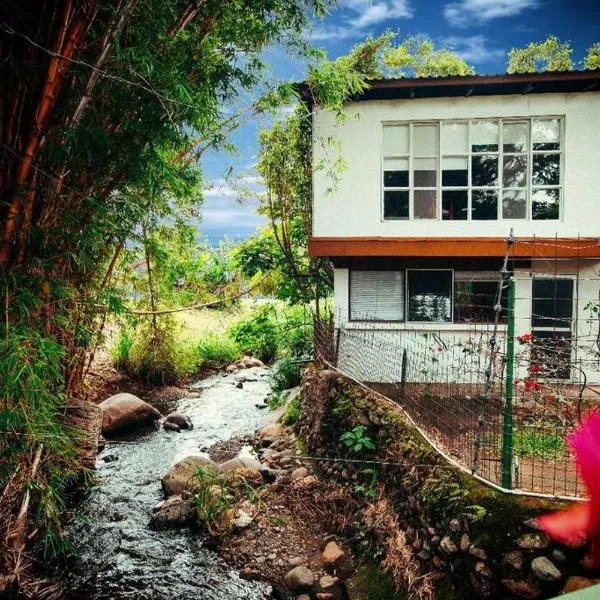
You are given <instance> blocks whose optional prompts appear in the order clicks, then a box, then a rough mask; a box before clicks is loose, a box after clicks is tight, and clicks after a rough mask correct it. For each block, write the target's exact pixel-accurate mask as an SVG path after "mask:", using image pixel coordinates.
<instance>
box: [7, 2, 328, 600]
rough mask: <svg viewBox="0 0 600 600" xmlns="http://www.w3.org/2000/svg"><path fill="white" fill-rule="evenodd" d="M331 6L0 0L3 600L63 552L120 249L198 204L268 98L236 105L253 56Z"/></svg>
mask: <svg viewBox="0 0 600 600" xmlns="http://www.w3.org/2000/svg"><path fill="white" fill-rule="evenodd" d="M324 4H325V2H324V1H322V0H291V1H290V0H230V1H228V2H223V1H222V0H219V1H215V0H193V1H191V0H18V1H17V0H5V1H4V2H2V4H1V6H0V69H1V75H0V80H1V85H0V306H1V307H2V319H1V322H0V378H1V379H0V498H1V499H2V500H1V508H0V595H1V594H2V593H3V592H7V593H14V594H17V593H18V592H19V591H20V593H23V594H24V595H25V596H27V595H32V594H33V592H32V591H31V586H32V585H33V583H32V579H31V577H30V575H29V573H30V572H31V569H29V568H28V566H29V564H30V562H31V560H33V559H32V557H33V556H34V553H33V552H32V549H35V550H37V551H38V554H37V556H39V551H42V552H43V551H45V552H46V553H54V552H56V551H57V550H59V549H60V547H61V544H62V541H61V532H60V514H61V511H62V509H63V507H64V499H65V491H66V489H67V488H68V486H69V485H70V484H71V483H72V482H73V481H74V480H75V479H76V478H77V477H79V476H80V473H81V466H82V460H83V459H84V458H85V456H84V452H83V450H84V449H85V448H86V444H85V430H86V428H87V425H89V423H90V419H92V416H90V414H88V412H89V411H87V410H86V408H85V404H84V402H83V397H84V394H83V391H82V387H81V382H82V376H83V372H84V368H85V365H86V360H85V357H86V353H87V352H88V350H89V348H90V346H91V345H92V344H93V343H94V339H95V336H96V335H97V327H98V324H99V322H100V321H101V320H102V318H103V317H102V315H103V313H105V312H106V311H107V310H111V308H114V307H117V305H118V299H117V298H115V297H114V294H113V292H112V291H111V285H110V282H111V272H112V269H113V268H114V265H115V263H116V260H117V258H118V256H119V253H120V252H121V251H122V250H123V248H124V247H125V246H126V243H127V239H128V238H130V237H131V236H133V235H137V234H139V232H140V230H141V228H142V227H143V226H145V225H146V226H147V225H148V224H149V223H152V222H154V223H158V222H161V221H164V220H168V219H172V218H175V216H174V215H175V213H177V211H180V210H187V211H193V210H195V209H197V208H198V207H199V205H200V203H201V198H202V194H201V187H202V173H201V171H200V169H199V167H198V162H197V159H198V156H199V154H200V153H201V152H202V151H203V150H205V149H207V148H209V147H213V148H215V147H216V148H218V147H221V146H223V145H224V144H225V143H226V138H225V134H224V132H227V131H230V130H231V129H232V128H234V127H235V126H236V124H237V123H238V122H239V120H240V119H241V118H243V116H244V115H245V116H247V115H248V114H253V113H256V112H258V111H261V110H263V109H268V108H269V106H270V105H271V104H272V103H273V102H274V97H275V96H276V95H277V94H273V95H268V94H267V95H265V96H262V98H261V100H260V101H257V102H255V103H254V104H253V106H251V107H243V106H242V100H241V98H242V97H243V95H244V94H246V92H249V91H251V90H254V89H255V87H257V86H258V85H259V84H260V83H261V82H262V81H263V79H262V78H263V67H264V65H263V64H262V62H261V51H262V50H263V49H264V48H265V47H266V46H268V45H271V44H282V45H285V46H288V47H291V49H292V50H293V51H295V52H303V51H304V45H303V42H302V32H303V31H304V29H305V27H306V25H307V22H308V19H309V18H310V17H311V15H312V14H315V13H316V14H322V12H323V10H324V8H325V6H324ZM263 87H264V86H263ZM240 106H242V108H240ZM92 412H93V411H92ZM88 449H89V448H88ZM28 586H29V587H28Z"/></svg>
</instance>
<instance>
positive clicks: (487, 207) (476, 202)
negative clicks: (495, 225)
mask: <svg viewBox="0 0 600 600" xmlns="http://www.w3.org/2000/svg"><path fill="white" fill-rule="evenodd" d="M471 204H472V212H471V218H472V219H474V220H476V221H491V220H494V219H497V218H498V192H496V191H495V190H489V191H488V190H473V192H472V195H471Z"/></svg>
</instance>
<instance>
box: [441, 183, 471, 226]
mask: <svg viewBox="0 0 600 600" xmlns="http://www.w3.org/2000/svg"><path fill="white" fill-rule="evenodd" d="M468 208H469V192H468V191H467V190H443V191H442V219H443V220H444V221H466V220H467V217H468V214H467V213H468Z"/></svg>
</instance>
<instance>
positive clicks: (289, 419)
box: [281, 396, 300, 427]
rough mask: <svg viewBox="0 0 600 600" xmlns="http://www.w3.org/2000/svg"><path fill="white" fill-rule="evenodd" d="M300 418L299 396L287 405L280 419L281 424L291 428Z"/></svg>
mask: <svg viewBox="0 0 600 600" xmlns="http://www.w3.org/2000/svg"><path fill="white" fill-rule="evenodd" d="M299 418H300V396H296V397H295V398H294V399H293V400H292V401H291V402H290V403H289V405H288V407H287V408H286V410H285V413H284V414H283V417H282V418H281V422H282V423H283V424H284V425H286V426H288V427H291V426H292V425H294V424H295V423H296V422H297V421H298V419H299Z"/></svg>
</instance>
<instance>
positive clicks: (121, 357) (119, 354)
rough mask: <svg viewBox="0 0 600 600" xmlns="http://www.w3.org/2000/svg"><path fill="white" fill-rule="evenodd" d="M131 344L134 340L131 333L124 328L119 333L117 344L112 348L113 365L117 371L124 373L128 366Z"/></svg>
mask: <svg viewBox="0 0 600 600" xmlns="http://www.w3.org/2000/svg"><path fill="white" fill-rule="evenodd" d="M133 342H134V338H133V335H132V333H131V331H129V330H128V329H126V328H123V329H121V330H120V331H119V337H118V338H117V343H116V344H115V345H114V346H113V348H112V358H113V363H114V365H115V367H116V368H117V369H118V370H119V371H125V370H126V369H127V366H128V365H129V361H130V360H131V348H132V346H133Z"/></svg>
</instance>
